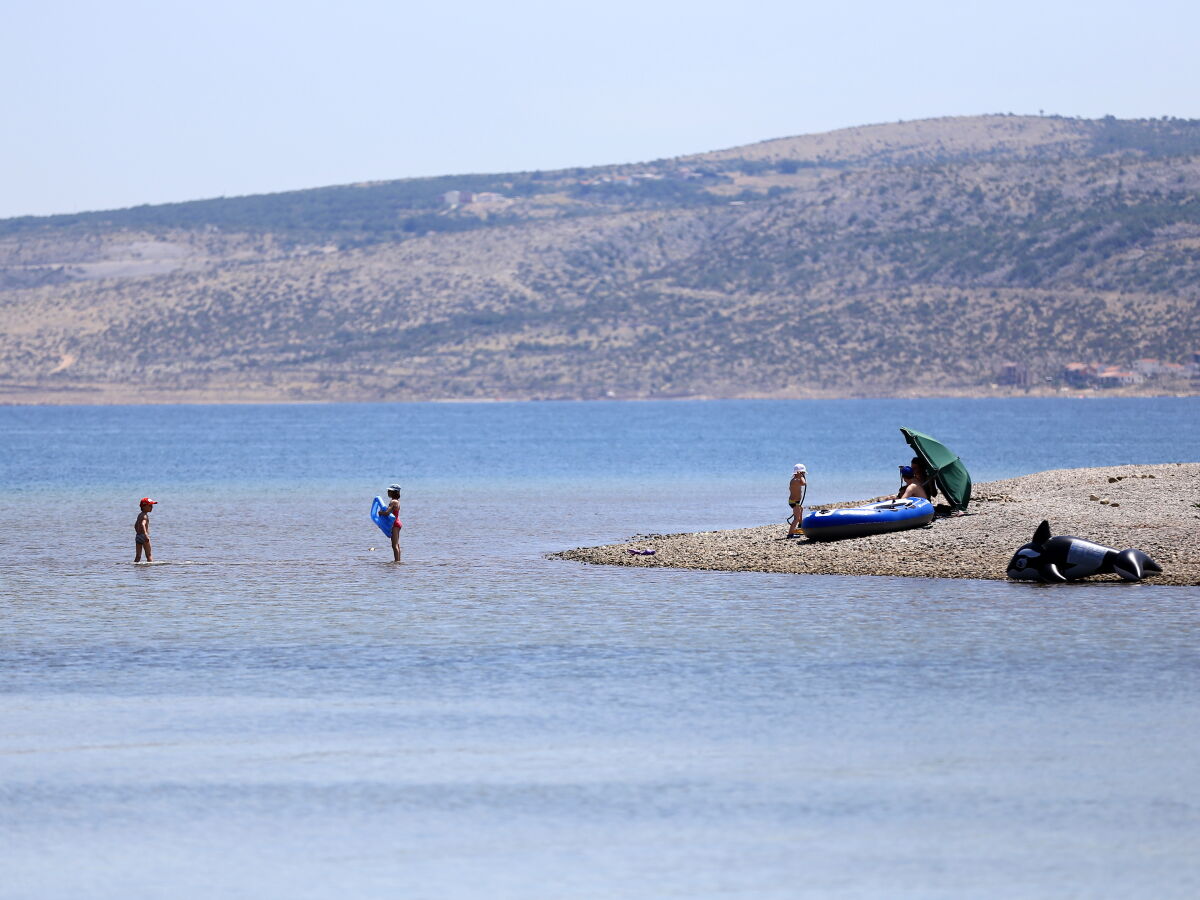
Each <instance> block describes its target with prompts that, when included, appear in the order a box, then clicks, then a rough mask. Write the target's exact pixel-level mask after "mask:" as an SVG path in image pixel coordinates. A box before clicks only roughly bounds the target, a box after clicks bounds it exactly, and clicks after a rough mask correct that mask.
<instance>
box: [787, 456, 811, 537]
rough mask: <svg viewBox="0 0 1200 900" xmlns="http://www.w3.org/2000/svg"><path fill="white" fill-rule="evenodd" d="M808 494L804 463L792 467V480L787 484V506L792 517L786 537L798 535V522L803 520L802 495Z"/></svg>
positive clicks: (789, 520)
mask: <svg viewBox="0 0 1200 900" xmlns="http://www.w3.org/2000/svg"><path fill="white" fill-rule="evenodd" d="M806 493H808V469H806V468H804V463H796V465H795V466H793V467H792V480H791V481H789V482H788V506H790V507H791V508H792V515H791V517H790V518H789V519H788V533H787V536H788V537H795V536H796V535H797V534H799V533H800V520H801V519H803V518H804V495H805V494H806Z"/></svg>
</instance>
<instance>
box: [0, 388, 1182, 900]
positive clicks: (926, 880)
mask: <svg viewBox="0 0 1200 900" xmlns="http://www.w3.org/2000/svg"><path fill="white" fill-rule="evenodd" d="M1197 411H1200V404H1197V403H1196V402H1195V401H1178V400H1153V401H1088V402H1081V401H924V402H921V403H915V402H907V403H906V402H903V401H896V402H883V401H879V402H868V401H857V402H854V401H846V402H842V401H838V402H833V401H830V402H824V403H767V402H761V403H756V402H746V403H712V404H590V405H589V404H512V405H453V406H437V405H427V406H426V405H412V406H405V405H397V406H333V407H296V406H293V407H234V408H229V407H226V408H194V407H187V408H185V407H168V408H153V409H146V408H116V409H111V408H110V409H86V408H85V409H75V410H71V409H34V408H4V409H0V426H2V427H3V430H2V431H0V434H2V437H0V441H2V442H3V445H2V449H3V450H4V458H5V459H6V460H7V463H6V466H5V468H4V469H3V470H2V472H0V474H2V476H3V478H2V480H0V487H3V489H4V490H3V492H2V496H0V582H2V584H3V591H2V594H0V616H3V621H4V629H3V634H2V635H0V721H3V722H4V727H3V729H2V733H0V833H3V834H4V835H5V840H4V841H0V871H3V872H4V878H3V879H0V896H3V897H77V896H88V897H114V898H116V897H121V898H127V897H151V896H162V895H164V894H167V893H170V894H175V895H182V896H195V895H205V896H213V895H220V896H231V897H263V896H278V897H301V898H307V897H313V898H317V897H330V896H356V897H374V896H389V897H390V896H397V895H401V896H418V897H423V896H428V897H439V898H442V897H478V896H489V897H512V898H518V897H519V898H528V897H547V898H549V897H562V896H578V897H663V896H687V897H713V896H745V897H756V898H757V897H795V896H813V897H824V896H830V895H837V896H855V897H860V896H861V897H895V896H919V897H961V896H963V895H971V896H1003V897H1012V896H1061V895H1064V894H1066V895H1076V896H1089V897H1100V896H1111V897H1127V896H1131V895H1137V896H1155V897H1191V896H1194V895H1195V894H1196V892H1197V890H1200V862H1198V861H1197V860H1198V859H1200V855H1198V854H1197V852H1196V851H1197V849H1198V847H1200V841H1198V838H1200V799H1198V798H1197V790H1196V787H1195V786H1196V784H1197V777H1196V776H1197V774H1200V773H1198V772H1197V765H1196V763H1195V753H1194V747H1195V745H1196V741H1197V738H1198V737H1200V715H1198V714H1197V712H1196V710H1197V709H1198V708H1200V705H1198V701H1200V657H1198V654H1197V652H1196V649H1195V635H1196V633H1197V632H1196V629H1197V625H1198V624H1200V613H1198V612H1197V609H1198V603H1197V601H1200V589H1193V588H1164V587H1155V586H1153V585H1120V584H1116V585H1113V584H1104V585H1091V586H1088V585H1072V586H1064V587H1059V588H1039V587H1034V586H1029V585H1015V584H1007V583H1003V582H967V581H935V580H921V579H881V578H822V577H799V576H777V575H754V574H750V575H747V574H734V573H703V572H673V571H662V570H642V569H605V568H597V567H586V566H579V565H574V564H568V563H563V562H555V561H550V560H547V559H545V558H544V556H543V554H544V553H546V552H548V551H552V550H555V549H560V548H563V547H568V546H575V545H579V544H586V543H593V542H600V541H608V540H613V539H617V538H621V537H625V536H627V535H629V534H631V533H634V532H639V531H642V532H646V531H680V530H697V529H704V528H724V527H738V526H742V525H753V524H761V523H762V522H765V521H772V520H779V521H782V519H783V518H784V516H785V515H786V513H787V508H786V506H784V505H783V503H782V500H783V499H784V498H785V496H786V494H785V492H786V482H787V478H788V475H789V474H790V468H791V464H792V463H793V462H796V461H804V462H806V463H807V464H808V466H809V468H810V470H811V471H812V473H813V474H812V481H813V488H812V494H811V496H812V501H813V502H821V501H823V500H827V499H828V500H832V499H842V498H848V497H860V496H869V495H872V494H878V493H881V492H883V491H885V490H888V489H889V488H890V487H891V486H892V485H891V477H892V476H891V475H890V472H892V471H894V470H895V464H896V463H897V462H904V461H906V457H907V455H908V453H907V449H906V448H905V447H904V445H903V443H902V441H901V440H900V438H899V435H898V433H897V432H896V430H895V427H896V426H898V425H912V426H913V427H917V428H920V429H921V430H924V431H928V432H930V433H933V434H935V435H938V436H939V437H942V438H943V439H944V440H945V441H946V442H947V443H948V444H950V445H951V446H952V447H954V448H955V449H956V450H957V451H958V452H959V453H960V454H961V455H962V456H963V458H964V459H965V460H966V462H967V464H968V466H969V467H970V468H971V470H972V473H973V474H974V475H975V476H976V479H977V480H984V479H988V478H996V477H1006V476H1010V475H1016V474H1021V473H1023V472H1028V471H1036V470H1040V469H1044V468H1051V467H1056V466H1068V465H1070V466H1075V465H1106V464H1114V465H1115V464H1124V463H1129V462H1169V461H1180V460H1185V459H1191V458H1193V457H1194V448H1195V447H1196V446H1200V443H1198V442H1197V440H1196V438H1197V437H1200V434H1197V431H1198V430H1200V424H1198V423H1200V416H1197V415H1196V413H1197ZM1122 419H1124V420H1130V419H1136V420H1137V421H1140V422H1142V423H1143V425H1144V426H1145V428H1144V430H1142V429H1139V431H1138V434H1137V435H1127V436H1121V432H1120V430H1119V429H1114V428H1112V426H1111V423H1112V422H1113V421H1116V420H1122ZM881 423H886V424H881ZM1168 426H1169V427H1168ZM1154 429H1157V431H1156V432H1155V433H1151V432H1152V431H1153V430H1154ZM1114 432H1115V433H1116V436H1115V437H1114ZM880 473H882V474H880ZM393 479H399V480H401V481H402V482H403V483H404V484H405V492H404V493H405V499H404V508H403V514H404V520H405V522H406V527H405V541H404V552H405V562H404V564H403V565H401V566H395V565H393V564H392V563H391V562H390V559H389V558H388V557H389V556H390V554H389V553H388V551H387V547H386V541H385V539H384V538H383V536H382V535H381V534H380V533H379V532H378V531H377V530H375V529H374V528H373V526H371V524H370V522H369V520H368V519H367V509H368V508H369V505H370V498H371V496H373V495H374V494H375V493H378V492H379V491H380V490H381V489H382V488H383V487H384V486H385V485H386V484H387V483H388V482H389V481H391V480H393ZM144 494H150V495H152V496H156V497H157V498H158V499H160V500H161V501H162V503H161V505H160V506H159V507H158V508H157V509H156V511H155V513H154V515H153V523H154V524H153V529H154V530H153V536H154V542H155V556H156V559H158V560H160V561H161V562H162V564H159V565H154V566H133V565H132V564H131V563H130V562H129V559H131V557H132V539H131V538H132V522H133V518H134V516H135V515H136V512H137V510H136V500H137V498H138V497H140V496H142V495H144ZM1031 516H1032V517H1031V522H1032V524H1036V519H1037V516H1036V511H1031ZM781 530H782V529H781ZM372 548H374V549H372Z"/></svg>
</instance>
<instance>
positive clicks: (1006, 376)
mask: <svg viewBox="0 0 1200 900" xmlns="http://www.w3.org/2000/svg"><path fill="white" fill-rule="evenodd" d="M996 382H997V383H998V384H1008V385H1012V386H1013V387H1019V388H1027V387H1029V386H1030V385H1031V384H1033V376H1031V375H1030V374H1029V366H1027V365H1025V364H1024V363H1019V362H1004V363H1001V364H1000V371H999V373H997V375H996Z"/></svg>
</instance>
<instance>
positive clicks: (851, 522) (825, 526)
mask: <svg viewBox="0 0 1200 900" xmlns="http://www.w3.org/2000/svg"><path fill="white" fill-rule="evenodd" d="M932 521H933V504H932V503H930V502H929V501H928V500H925V499H923V498H921V497H910V498H909V499H907V500H885V501H883V502H882V503H872V504H871V505H870V506H852V507H850V508H848V509H818V510H814V511H813V512H810V513H806V514H805V516H804V518H803V519H801V520H800V530H801V531H803V532H804V536H805V537H807V538H808V539H809V540H812V541H832V540H836V539H838V538H848V537H862V536H863V535H864V534H879V533H880V532H883V531H900V530H901V529H904V528H919V527H920V526H922V525H928V524H929V523H930V522H932Z"/></svg>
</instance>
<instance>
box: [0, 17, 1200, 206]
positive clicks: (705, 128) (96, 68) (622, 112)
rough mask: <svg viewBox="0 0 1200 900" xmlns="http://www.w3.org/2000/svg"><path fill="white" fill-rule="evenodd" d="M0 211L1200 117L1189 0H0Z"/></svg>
mask: <svg viewBox="0 0 1200 900" xmlns="http://www.w3.org/2000/svg"><path fill="white" fill-rule="evenodd" d="M0 75H2V76H3V84H4V89H3V98H4V99H3V106H4V112H3V138H2V140H0V163H2V165H3V172H4V177H3V191H0V217H3V216H12V215H21V214H29V213H37V214H41V213H53V212H73V211H77V210H84V209H106V208H112V207H118V206H131V205H136V204H140V203H157V202H162V201H168V200H186V199H194V198H200V197H212V196H220V195H226V196H232V195H236V194H248V193H260V192H265V191H278V190H286V189H291V188H304V187H316V186H319V185H327V184H342V183H346V182H354V181H368V180H377V179H391V178H402V177H407V176H415V175H438V174H450V173H458V172H502V171H514V170H522V169H544V168H559V167H565V166H575V165H591V164H597V163H613V162H631V161H638V160H647V159H656V158H660V157H667V156H676V155H679V154H683V153H692V152H699V151H704V150H713V149H718V148H721V147H730V146H736V145H738V144H743V143H750V142H753V141H759V140H765V139H767V138H773V137H783V136H786V135H792V134H804V133H809V132H816V131H826V130H829V129H833V128H840V127H843V126H849V125H861V124H867V123H872V122H889V121H895V120H897V119H916V118H924V117H930V116H943V115H968V114H975V113H989V112H1016V113H1031V114H1036V113H1037V112H1038V110H1045V111H1046V112H1047V113H1051V112H1055V113H1060V114H1063V115H1072V116H1085V117H1094V116H1101V115H1104V114H1107V113H1111V114H1113V115H1116V116H1120V117H1148V116H1161V115H1173V116H1181V117H1188V118H1200V91H1198V90H1197V85H1200V4H1198V3H1196V2H1194V0H1190V2H1184V0H1143V2H1140V3H1132V2H1129V0H1125V2H1119V3H1118V2H1115V0H1096V2H1093V3H1091V4H1080V3H1077V2H1070V3H1067V2H1059V0H1042V2H1030V0H1009V2H989V3H972V2H970V0H954V2H949V0H936V2H920V0H917V2H911V3H899V2H895V0H888V2H876V0H864V2H853V0H850V2H842V3H835V2H825V3H820V4H815V3H809V2H800V0H743V2H741V3H733V2H726V3H714V2H709V0H693V2H687V3H684V2H656V0H640V2H635V0H612V2H608V3H605V4H571V3H562V2H541V0H510V2H506V3H497V2H471V0H443V2H441V3H440V4H434V3H421V4H408V3H387V2H380V0H344V2H340V3H325V2H306V0H288V2H286V3H285V2H276V0H260V2H256V0H232V2H231V0H206V2H203V3H197V2H193V3H187V4H184V3H173V2H171V0H155V2H140V0H113V2H108V3H99V2H95V3H93V2H63V0H39V2H36V3H35V2H19V0H13V2H9V3H6V4H5V10H4V16H3V22H2V25H0Z"/></svg>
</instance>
